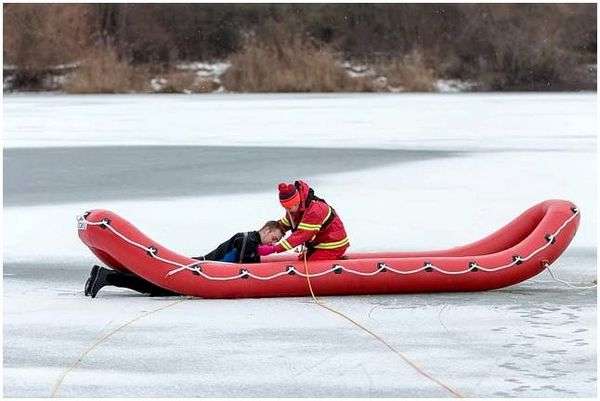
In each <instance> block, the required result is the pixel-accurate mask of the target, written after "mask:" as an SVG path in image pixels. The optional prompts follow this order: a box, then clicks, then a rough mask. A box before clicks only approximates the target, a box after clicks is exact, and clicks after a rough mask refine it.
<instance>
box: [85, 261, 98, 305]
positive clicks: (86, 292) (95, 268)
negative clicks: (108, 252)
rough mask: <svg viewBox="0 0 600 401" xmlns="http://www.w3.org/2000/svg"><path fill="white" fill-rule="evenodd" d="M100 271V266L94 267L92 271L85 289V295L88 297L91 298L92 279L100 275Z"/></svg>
mask: <svg viewBox="0 0 600 401" xmlns="http://www.w3.org/2000/svg"><path fill="white" fill-rule="evenodd" d="M98 269H100V266H98V265H94V266H93V267H92V271H91V272H90V276H89V277H88V279H87V281H86V282H85V286H84V287H83V293H84V295H85V296H86V297H89V296H90V286H91V284H92V277H94V276H95V275H96V274H98Z"/></svg>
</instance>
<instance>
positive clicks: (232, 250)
mask: <svg viewBox="0 0 600 401" xmlns="http://www.w3.org/2000/svg"><path fill="white" fill-rule="evenodd" d="M244 239H245V241H244ZM244 242H245V244H244ZM259 245H260V235H259V234H258V231H250V232H247V233H237V234H235V235H234V236H233V237H231V238H229V239H228V240H227V241H225V242H223V243H222V244H221V245H219V246H218V247H217V248H216V249H215V250H213V251H212V252H209V253H207V254H206V255H204V258H194V259H204V260H215V261H225V262H233V263H259V262H260V256H259V255H258V252H257V248H258V246H259ZM242 249H243V250H242ZM242 252H243V254H242Z"/></svg>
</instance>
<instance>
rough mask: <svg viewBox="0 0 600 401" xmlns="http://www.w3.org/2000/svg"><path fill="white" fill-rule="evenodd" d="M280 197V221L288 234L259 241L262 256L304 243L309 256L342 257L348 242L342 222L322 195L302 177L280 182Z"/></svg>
mask: <svg viewBox="0 0 600 401" xmlns="http://www.w3.org/2000/svg"><path fill="white" fill-rule="evenodd" d="M279 201H280V202H281V206H283V207H284V209H285V210H286V214H285V216H283V217H282V218H281V219H280V220H279V224H280V225H281V227H282V228H283V230H284V231H285V232H287V231H288V230H291V231H292V234H291V235H290V236H289V237H288V238H284V239H282V240H280V241H279V242H278V243H276V244H274V245H259V247H258V253H259V255H261V256H265V255H269V254H272V253H279V252H285V251H289V250H290V249H293V248H295V247H297V246H298V245H305V246H306V251H307V255H306V256H307V259H308V260H335V259H341V258H342V256H343V255H344V252H346V249H347V248H348V247H349V246H350V241H349V239H348V236H347V235H346V230H345V229H344V224H343V223H342V220H341V219H340V217H339V216H338V214H337V213H336V212H335V210H334V209H333V208H332V207H331V206H330V205H328V204H327V202H325V200H324V199H321V198H319V197H318V196H315V194H314V191H313V190H312V188H310V187H309V186H308V184H306V183H305V182H303V181H296V182H294V183H293V184H288V183H281V184H279Z"/></svg>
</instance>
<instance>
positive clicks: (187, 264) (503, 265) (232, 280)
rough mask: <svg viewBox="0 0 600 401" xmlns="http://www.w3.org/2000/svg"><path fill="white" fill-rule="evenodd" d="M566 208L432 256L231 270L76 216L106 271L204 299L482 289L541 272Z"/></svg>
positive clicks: (561, 234)
mask: <svg viewBox="0 0 600 401" xmlns="http://www.w3.org/2000/svg"><path fill="white" fill-rule="evenodd" d="M579 218H580V213H579V210H578V209H577V208H576V207H575V205H573V204H572V203H571V202H568V201H563V200H548V201H545V202H542V203H540V204H537V205H535V206H533V207H531V208H530V209H528V210H527V211H525V212H524V213H523V214H521V215H520V216H518V217H517V218H515V219H514V220H513V221H511V222H510V223H508V224H507V225H506V226H504V227H503V228H501V229H499V230H498V231H496V232H494V233H493V234H491V235H489V236H488V237H486V238H484V239H482V240H480V241H477V242H474V243H472V244H469V245H465V246H460V247H456V248H451V249H447V250H440V251H429V252H373V253H349V254H348V255H347V256H346V257H345V258H344V259H343V260H332V261H314V262H308V264H307V265H306V266H305V264H304V261H302V260H298V256H297V255H295V254H284V255H274V256H269V257H265V258H263V261H262V263H257V264H243V265H242V264H236V263H222V262H211V261H203V262H199V261H198V260H195V259H191V258H188V257H186V256H182V255H179V254H177V253H175V252H173V251H171V250H169V249H168V248H166V247H164V246H162V245H159V244H157V243H156V242H154V241H152V240H151V239H150V238H148V237H147V236H146V235H144V234H143V233H142V232H140V231H139V230H138V229H137V228H135V227H134V226H133V225H132V224H130V223H129V222H128V221H126V220H125V219H123V218H122V217H120V216H118V215H117V214H115V213H112V212H110V211H107V210H92V211H89V212H86V213H85V214H84V215H82V216H80V217H78V233H79V237H80V238H81V240H82V241H83V243H84V244H85V245H86V246H88V247H89V248H90V249H91V251H92V252H93V253H94V254H95V255H96V256H97V257H98V258H99V259H100V260H101V261H102V262H104V263H105V264H106V265H107V266H109V267H111V268H113V269H116V270H120V271H125V272H131V273H134V274H136V275H138V276H140V277H143V278H144V279H146V280H148V281H150V282H152V283H153V284H155V285H158V286H160V287H163V288H165V289H168V290H171V291H174V292H177V293H180V294H183V295H192V296H197V297H203V298H250V297H281V296H305V295H310V293H309V288H308V285H307V280H306V275H307V271H306V267H307V268H308V274H309V276H310V281H311V284H312V287H313V289H314V291H315V293H316V294H318V295H345V294H347V295H352V294H392V293H417V292H455V291H484V290H492V289H497V288H502V287H506V286H509V285H513V284H517V283H519V282H521V281H523V280H527V279H528V278H530V277H533V276H535V275H536V274H538V273H540V272H541V271H543V270H544V269H545V268H546V266H548V265H550V264H552V263H553V262H554V261H555V260H556V259H557V258H558V257H559V256H560V255H561V254H562V253H563V251H564V250H565V249H566V248H567V246H568V245H569V243H570V242H571V240H572V239H573V237H574V236H575V233H576V231H577V227H578V226H579Z"/></svg>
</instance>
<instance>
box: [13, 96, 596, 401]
mask: <svg viewBox="0 0 600 401" xmlns="http://www.w3.org/2000/svg"><path fill="white" fill-rule="evenodd" d="M595 102H596V96H595V95H593V94H560V95H558V94H510V95H493V94H492V95H490V94H469V95H208V96H177V95H175V96H161V95H153V96H57V95H40V96H32V95H15V96H6V97H5V99H4V113H5V115H4V119H5V132H4V138H5V147H6V149H5V152H4V222H3V230H4V280H3V281H4V395H5V396H8V397H23V396H30V397H46V396H50V395H52V394H56V395H59V396H73V397H96V396H114V397H118V396H154V397H160V396H165V397H174V396H188V397H201V396H213V397H230V396H249V397H251V396H255V397H268V396H271V397H276V396H281V397H303V396H314V397H323V396H328V397H344V396H347V397H353V396H354V397H368V396H371V397H377V396H388V397H394V396H395V397H438V396H439V397H448V396H451V394H450V393H449V392H448V391H447V390H445V389H444V388H442V387H441V386H439V385H437V384H435V383H434V382H432V381H430V380H428V379H426V378H425V377H423V376H421V375H419V374H418V373H417V372H416V371H415V370H414V369H412V368H411V367H410V366H409V365H407V364H406V363H405V362H403V361H402V360H401V359H400V358H399V357H398V356H397V355H395V354H394V353H392V352H390V351H389V350H388V349H386V348H385V347H383V346H382V345H381V344H380V343H378V342H376V341H375V340H373V339H372V338H371V337H369V336H367V335H365V334H364V333H363V332H361V331H359V330H357V329H356V328H355V327H353V326H351V325H349V324H348V323H347V322H346V321H344V320H342V319H340V318H339V317H336V316H335V315H333V314H329V313H327V312H326V311H324V310H322V309H320V308H319V307H317V306H316V305H314V304H313V303H312V301H311V300H310V299H309V298H281V299H256V300H227V301H221V300H202V299H188V298H185V297H173V298H171V297H163V298H161V297H158V298H150V297H145V296H140V295H137V294H135V293H132V292H128V291H126V290H119V289H107V290H103V291H102V292H101V293H100V294H99V296H98V298H96V299H93V300H91V299H89V298H85V297H83V295H82V287H83V283H84V281H85V278H86V276H87V273H88V271H89V268H90V266H91V265H92V264H94V263H96V260H95V259H94V257H93V256H92V255H91V253H90V252H89V251H88V250H87V249H85V247H84V246H83V245H82V244H81V243H80V241H79V239H78V238H77V234H76V229H75V220H74V217H75V215H77V214H79V213H82V212H83V211H85V210H88V209H92V208H105V209H110V210H113V211H115V212H117V213H119V214H121V215H123V216H125V217H126V218H127V219H129V220H130V221H132V222H133V223H134V224H136V226H138V227H139V228H140V229H141V230H142V231H144V232H146V233H147V234H149V235H150V237H152V238H154V239H156V240H158V242H160V243H163V244H165V245H168V246H170V247H171V248H173V249H175V250H177V251H180V252H182V253H187V254H199V253H202V252H206V251H208V250H210V249H211V248H212V247H214V246H215V245H216V244H217V243H218V242H219V241H221V240H223V239H225V238H227V237H228V236H230V235H231V234H232V233H233V232H236V231H245V230H248V229H252V228H254V227H257V226H259V225H260V224H261V223H262V222H263V221H264V220H267V219H272V218H277V217H279V215H280V213H281V209H280V207H279V205H278V202H277V196H276V191H275V186H276V183H277V182H278V181H279V180H284V179H293V178H303V179H306V180H307V181H308V182H309V183H311V184H313V185H314V186H315V187H316V188H317V190H318V193H319V194H321V195H322V196H323V197H325V198H326V199H328V200H329V201H330V202H331V203H332V204H333V205H334V206H335V207H336V209H337V210H338V212H340V214H341V215H342V217H343V218H344V221H345V223H346V226H347V228H348V231H349V233H350V236H351V239H352V248H351V249H352V250H354V251H359V250H377V249H381V250H408V249H433V248H445V247H449V246H453V245H458V244H462V243H466V242H471V241H473V240H476V239H479V238H481V237H482V236H484V235H487V234H489V233H490V232H491V231H493V230H495V229H497V228H498V227H500V226H501V225H503V224H505V223H506V222H508V221H509V220H510V219H512V218H513V217H515V216H516V215H518V214H519V213H521V212H522V211H523V210H525V209H526V208H528V207H530V206H531V205H533V204H534V203H537V202H539V201H542V200H544V199H550V198H563V199H568V200H571V201H573V202H574V203H576V204H577V205H578V207H579V208H580V209H581V211H582V220H581V225H580V229H579V232H578V234H577V236H576V237H575V239H574V240H573V243H572V244H571V247H570V248H569V249H568V250H567V252H566V253H565V255H563V257H561V258H560V259H559V260H558V262H557V263H556V264H555V265H554V271H555V272H556V273H557V274H558V275H559V276H560V277H561V278H562V279H565V280H568V281H573V282H577V283H579V284H581V285H589V284H590V283H591V282H592V280H594V279H595V277H596V205H597V199H596V185H597V184H596V181H597V166H596V153H595V147H596V136H595V135H596V130H597V127H596V118H597V116H596V111H595ZM325 301H326V302H327V303H328V304H329V305H332V306H334V307H336V308H337V309H340V310H341V311H343V312H345V313H347V314H349V315H350V316H352V317H353V318H355V319H357V320H358V321H360V322H361V323H363V324H365V325H366V326H367V327H368V328H369V329H371V330H373V331H375V332H376V333H377V334H379V335H381V336H382V337H383V338H385V339H386V340H387V341H388V342H390V343H391V344H393V346H394V347H396V348H397V349H398V350H399V351H401V352H402V353H404V354H405V355H406V356H407V357H408V358H409V359H411V360H412V361H414V362H415V363H417V364H418V365H419V366H421V367H422V368H423V369H424V370H425V371H427V372H428V373H430V374H431V375H432V376H434V377H435V378H437V379H438V380H440V381H441V382H443V383H445V384H447V385H449V386H451V387H452V388H454V389H456V390H457V391H458V392H460V393H461V394H463V395H465V396H471V397H504V396H513V397H595V396H596V391H597V379H596V378H597V371H596V319H597V318H596V291H595V290H594V289H591V290H574V289H571V288H569V287H566V286H564V285H562V284H559V283H557V282H555V281H553V280H551V278H550V277H549V275H547V273H542V274H541V275H540V276H538V277H535V278H533V279H531V280H529V281H526V282H524V283H521V284H519V285H516V286H513V287H510V288H506V289H502V290H496V291H491V292H484V293H454V294H418V295H394V296H365V297H328V298H325ZM82 355H83V357H82ZM80 358H81V360H80V361H79V362H77V361H78V360H79V359H80Z"/></svg>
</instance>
